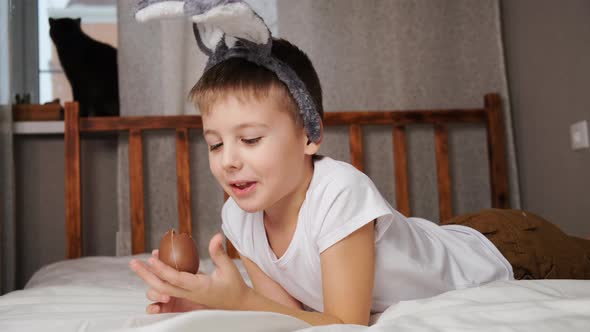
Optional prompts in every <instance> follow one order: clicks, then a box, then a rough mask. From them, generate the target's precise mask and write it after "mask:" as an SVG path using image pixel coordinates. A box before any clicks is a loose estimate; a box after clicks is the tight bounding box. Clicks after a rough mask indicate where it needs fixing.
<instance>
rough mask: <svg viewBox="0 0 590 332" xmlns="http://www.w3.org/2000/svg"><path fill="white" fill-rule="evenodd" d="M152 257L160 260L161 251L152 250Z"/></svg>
mask: <svg viewBox="0 0 590 332" xmlns="http://www.w3.org/2000/svg"><path fill="white" fill-rule="evenodd" d="M152 256H154V257H158V258H159V257H160V250H158V249H154V250H152Z"/></svg>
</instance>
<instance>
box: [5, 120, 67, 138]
mask: <svg viewBox="0 0 590 332" xmlns="http://www.w3.org/2000/svg"><path fill="white" fill-rule="evenodd" d="M12 131H13V133H14V134H15V135H48V134H61V135H63V133H64V122H63V121H16V122H13V124H12Z"/></svg>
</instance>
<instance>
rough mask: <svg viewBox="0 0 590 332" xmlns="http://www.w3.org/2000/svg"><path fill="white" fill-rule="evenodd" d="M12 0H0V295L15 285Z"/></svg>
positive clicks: (12, 288)
mask: <svg viewBox="0 0 590 332" xmlns="http://www.w3.org/2000/svg"><path fill="white" fill-rule="evenodd" d="M11 8H12V1H0V267H1V268H0V294H4V293H7V292H9V291H12V290H14V288H15V272H16V271H15V270H16V269H15V254H16V248H15V234H16V233H15V222H14V221H15V217H14V211H15V203H14V158H13V153H12V110H11V107H10V101H11V97H10V96H11V91H10V76H11V75H10V23H11V15H10V9H11Z"/></svg>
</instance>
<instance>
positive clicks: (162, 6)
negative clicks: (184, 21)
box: [135, 0, 185, 22]
mask: <svg viewBox="0 0 590 332" xmlns="http://www.w3.org/2000/svg"><path fill="white" fill-rule="evenodd" d="M183 16H185V14H184V1H174V0H141V1H139V2H138V4H137V6H136V8H135V19H136V20H138V21H140V22H145V21H149V20H151V19H156V18H171V17H183Z"/></svg>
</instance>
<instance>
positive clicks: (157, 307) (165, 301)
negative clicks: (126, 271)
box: [129, 249, 208, 314]
mask: <svg viewBox="0 0 590 332" xmlns="http://www.w3.org/2000/svg"><path fill="white" fill-rule="evenodd" d="M152 256H153V257H155V258H159V251H158V249H154V250H153V251H152ZM129 265H130V266H131V268H132V269H133V271H135V272H136V273H137V269H141V268H142V269H147V270H149V267H147V266H144V265H143V264H142V263H141V262H139V261H138V260H136V259H134V260H132V261H131V262H130V263H129ZM139 266H140V267H139ZM146 297H147V298H148V299H149V300H150V301H153V302H154V303H151V304H149V305H148V306H147V307H146V308H145V311H146V313H148V314H159V313H169V312H187V311H193V310H200V309H208V308H207V307H206V306H204V305H201V304H198V303H193V302H191V301H189V300H186V299H182V298H177V297H172V296H170V295H166V294H162V293H159V292H158V291H156V290H155V289H153V288H150V289H148V291H147V293H146Z"/></svg>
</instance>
